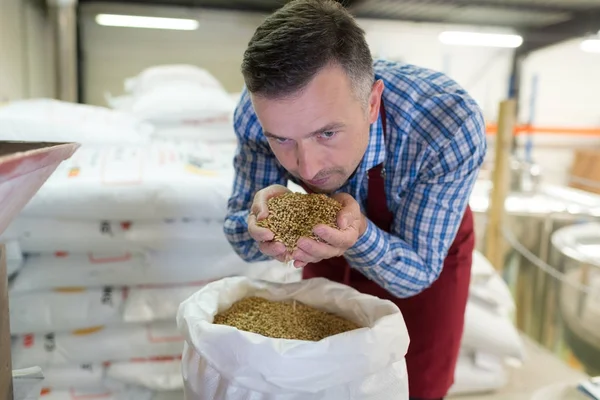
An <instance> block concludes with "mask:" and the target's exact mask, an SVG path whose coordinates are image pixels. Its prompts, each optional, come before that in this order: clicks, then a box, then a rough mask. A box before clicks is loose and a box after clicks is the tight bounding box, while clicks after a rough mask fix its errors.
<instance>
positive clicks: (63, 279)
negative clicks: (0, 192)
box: [11, 249, 281, 294]
mask: <svg viewBox="0 0 600 400" xmlns="http://www.w3.org/2000/svg"><path fill="white" fill-rule="evenodd" d="M223 253H224V252H223V251H220V250H219V249H215V251H214V254H211V253H191V252H190V253H177V252H169V253H146V254H143V255H142V254H129V253H126V254H120V255H96V254H87V255H86V254H67V255H58V256H56V255H46V254H44V255H35V256H30V257H28V258H27V260H26V261H25V265H24V267H23V270H22V271H21V273H20V274H19V275H18V276H17V277H16V278H15V280H14V282H13V284H12V286H11V293H15V294H16V293H17V292H24V291H34V290H42V289H55V288H83V287H88V288H89V287H104V286H140V285H168V284H189V283H193V282H203V281H209V280H214V279H219V278H223V277H226V276H234V275H243V274H245V273H246V272H247V271H248V270H249V269H252V268H260V267H261V266H263V267H264V268H269V266H270V265H272V263H273V262H272V261H266V262H264V263H257V264H256V265H254V264H250V263H247V262H245V261H244V260H242V259H241V258H240V257H239V256H238V255H237V254H235V253H234V252H233V251H231V252H230V253H229V255H226V256H224V255H223ZM277 264H278V265H281V264H279V263H277Z"/></svg>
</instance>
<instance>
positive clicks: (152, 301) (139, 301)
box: [123, 260, 302, 323]
mask: <svg viewBox="0 0 600 400" xmlns="http://www.w3.org/2000/svg"><path fill="white" fill-rule="evenodd" d="M241 275H243V276H246V277H248V278H251V279H260V280H264V281H268V282H275V283H291V282H299V281H300V280H301V279H302V271H301V270H300V269H298V268H290V267H288V266H287V265H286V264H282V263H280V262H278V261H275V260H274V261H265V262H259V263H252V264H249V265H248V266H247V269H246V271H245V272H244V273H243V274H241ZM208 283H210V281H205V282H198V283H195V284H187V285H172V286H169V287H137V288H133V289H131V290H130V291H129V296H128V298H127V302H126V305H125V310H124V313H123V320H124V321H125V322H132V323H140V322H150V321H156V320H171V319H172V320H174V319H175V318H176V317H177V310H178V309H179V305H180V304H181V303H182V302H184V301H185V300H187V299H188V298H189V297H190V296H192V295H193V294H194V293H196V292H197V291H198V290H199V289H200V288H202V287H204V286H205V285H206V284H208Z"/></svg>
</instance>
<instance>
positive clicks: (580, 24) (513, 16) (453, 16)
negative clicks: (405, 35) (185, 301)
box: [79, 0, 600, 50]
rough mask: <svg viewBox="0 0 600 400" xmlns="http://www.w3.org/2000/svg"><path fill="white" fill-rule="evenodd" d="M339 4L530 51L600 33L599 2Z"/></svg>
mask: <svg viewBox="0 0 600 400" xmlns="http://www.w3.org/2000/svg"><path fill="white" fill-rule="evenodd" d="M79 1H80V2H81V3H89V2H93V1H94V0H79ZM107 1H108V2H116V3H121V4H122V3H137V4H148V5H171V6H182V7H200V8H202V7H204V8H215V9H226V10H241V11H256V12H263V13H270V12H273V11H275V10H276V9H277V8H279V7H281V6H282V5H283V4H285V3H286V2H287V1H288V0H126V1H123V0H103V2H107ZM338 1H340V2H341V3H342V4H344V5H345V6H346V7H347V8H348V9H349V10H350V11H351V12H352V13H353V14H354V15H355V16H356V17H360V18H373V19H389V20H402V21H417V22H436V23H446V24H466V25H478V26H491V27H507V28H512V29H515V30H517V31H519V32H520V33H522V34H523V36H524V37H525V39H526V44H527V45H528V46H529V47H530V49H529V48H528V50H535V49H536V48H541V47H544V46H546V45H548V44H551V43H555V42H558V41H561V40H565V39H568V38H570V37H576V36H585V35H589V34H595V33H597V32H598V30H600V0H338Z"/></svg>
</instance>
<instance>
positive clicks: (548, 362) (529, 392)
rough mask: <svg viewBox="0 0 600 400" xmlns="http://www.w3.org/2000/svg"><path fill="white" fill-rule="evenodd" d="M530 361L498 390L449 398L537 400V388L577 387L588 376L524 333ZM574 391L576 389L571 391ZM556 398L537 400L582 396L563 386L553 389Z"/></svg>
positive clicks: (514, 370) (567, 399) (549, 399)
mask: <svg viewBox="0 0 600 400" xmlns="http://www.w3.org/2000/svg"><path fill="white" fill-rule="evenodd" d="M523 341H524V342H525V350H526V354H527V360H526V361H525V363H524V364H523V366H522V367H521V368H518V369H512V370H511V371H510V380H509V384H508V385H507V386H506V387H505V388H503V389H502V390H499V391H497V392H495V393H490V394H478V395H472V396H454V397H449V400H450V399H452V400H534V399H533V395H534V393H535V392H536V391H539V390H540V389H542V388H545V387H548V386H550V385H556V386H562V385H566V386H568V387H572V388H574V387H575V386H576V384H577V383H578V382H580V381H582V380H584V379H586V378H587V375H586V374H584V373H582V372H579V371H577V370H574V369H573V368H571V367H569V366H568V365H567V364H565V363H564V362H562V361H561V360H560V359H558V358H557V357H556V356H554V355H553V354H551V353H550V352H549V351H547V350H546V349H544V348H542V347H540V346H538V345H537V344H536V343H534V342H533V341H532V340H531V339H529V338H527V337H525V336H523ZM571 391H573V390H571ZM552 392H553V393H552V395H554V396H556V397H552V398H548V397H546V396H544V399H535V400H576V399H578V398H582V397H581V396H580V395H579V394H577V393H572V394H568V395H567V394H563V393H560V392H562V390H561V389H559V388H557V389H556V390H552ZM583 398H584V399H585V397H583Z"/></svg>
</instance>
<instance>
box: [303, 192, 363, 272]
mask: <svg viewBox="0 0 600 400" xmlns="http://www.w3.org/2000/svg"><path fill="white" fill-rule="evenodd" d="M332 198H334V199H335V200H337V201H339V202H340V203H341V204H342V209H341V211H340V212H339V213H338V216H337V224H338V227H339V229H336V228H332V227H330V226H327V225H317V226H316V227H315V229H314V230H313V233H314V234H315V235H317V236H318V237H319V238H321V239H322V240H323V241H325V243H321V242H317V241H316V240H313V239H309V238H306V237H303V238H300V240H299V241H298V248H297V249H296V250H295V251H294V253H293V254H292V258H293V259H294V260H296V262H295V264H294V265H295V266H296V267H298V268H300V267H303V266H305V265H306V264H308V263H316V262H319V261H321V260H325V259H328V258H333V257H338V256H341V255H342V254H344V253H345V252H346V250H348V249H349V248H350V247H352V246H353V245H354V243H356V241H357V240H358V238H359V237H360V236H361V235H362V234H363V233H364V232H365V230H366V227H367V219H366V217H365V216H364V215H363V214H362V213H361V211H360V206H359V205H358V203H357V202H356V200H354V198H352V196H350V195H349V194H347V193H338V194H336V195H333V196H332Z"/></svg>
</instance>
